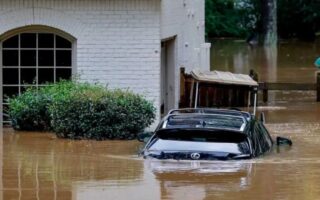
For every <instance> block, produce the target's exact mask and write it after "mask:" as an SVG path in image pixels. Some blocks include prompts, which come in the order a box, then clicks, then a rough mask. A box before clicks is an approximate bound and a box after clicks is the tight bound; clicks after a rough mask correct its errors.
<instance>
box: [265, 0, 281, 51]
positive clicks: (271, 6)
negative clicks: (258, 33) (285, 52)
mask: <svg viewBox="0 0 320 200" xmlns="http://www.w3.org/2000/svg"><path fill="white" fill-rule="evenodd" d="M261 2H262V13H261V14H262V41H261V42H262V44H263V45H264V46H274V45H276V44H277V42H278V34H277V0H261Z"/></svg>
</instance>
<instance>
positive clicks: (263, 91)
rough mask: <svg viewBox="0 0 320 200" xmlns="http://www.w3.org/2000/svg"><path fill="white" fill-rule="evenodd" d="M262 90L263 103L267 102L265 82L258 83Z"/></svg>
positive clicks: (266, 85)
mask: <svg viewBox="0 0 320 200" xmlns="http://www.w3.org/2000/svg"><path fill="white" fill-rule="evenodd" d="M260 88H261V89H262V100H263V102H264V103H266V102H268V84H267V83H266V82H263V83H260Z"/></svg>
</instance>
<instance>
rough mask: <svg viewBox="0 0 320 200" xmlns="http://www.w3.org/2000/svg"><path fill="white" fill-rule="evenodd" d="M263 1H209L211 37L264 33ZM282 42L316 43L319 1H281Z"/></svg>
mask: <svg viewBox="0 0 320 200" xmlns="http://www.w3.org/2000/svg"><path fill="white" fill-rule="evenodd" d="M261 2H263V1H261V0H206V34H207V36H208V37H242V38H245V37H246V36H248V35H250V34H251V33H252V32H255V33H261V31H262V19H261V14H262V12H263V11H262V8H263V6H262V3H261ZM277 8H278V9H277V13H278V14H277V24H278V34H279V36H280V37H281V38H291V37H298V38H301V39H309V40H310V39H314V38H315V34H316V33H317V32H319V31H320V1H318V0H278V1H277Z"/></svg>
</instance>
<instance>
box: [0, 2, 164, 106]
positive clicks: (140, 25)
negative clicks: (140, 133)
mask: <svg viewBox="0 0 320 200" xmlns="http://www.w3.org/2000/svg"><path fill="white" fill-rule="evenodd" d="M160 2H161V1H160V0H103V1H101V0H41V1H32V0H24V1H21V0H2V1H0V35H2V36H5V35H6V33H7V32H8V31H11V30H13V29H16V28H19V27H24V26H28V25H44V26H50V27H54V28H57V29H60V30H62V31H64V32H66V33H68V34H70V35H72V36H73V37H74V38H76V45H75V46H76V49H75V51H76V54H75V55H76V58H75V61H76V62H75V69H76V70H77V73H78V74H79V75H80V79H81V80H84V81H89V82H100V83H103V84H107V85H108V86H109V87H110V88H115V87H117V88H129V89H130V90H133V91H134V92H137V93H141V94H144V95H145V96H146V97H147V98H148V99H149V100H151V101H153V102H154V104H155V105H156V106H157V107H159V98H160V97H159V95H160V84H159V83H160V9H161V5H160ZM2 38H3V37H2ZM0 41H1V36H0Z"/></svg>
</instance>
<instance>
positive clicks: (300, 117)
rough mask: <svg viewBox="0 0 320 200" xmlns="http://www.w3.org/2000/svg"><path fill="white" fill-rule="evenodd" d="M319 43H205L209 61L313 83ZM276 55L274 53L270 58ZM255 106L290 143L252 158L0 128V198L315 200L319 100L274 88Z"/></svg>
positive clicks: (319, 175)
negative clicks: (191, 156) (157, 152)
mask: <svg viewBox="0 0 320 200" xmlns="http://www.w3.org/2000/svg"><path fill="white" fill-rule="evenodd" d="M319 46H320V45H319V42H316V43H312V44H310V43H309V44H307V43H298V42H288V43H283V44H281V46H280V47H279V49H278V50H276V51H275V52H273V51H271V52H270V51H268V50H263V49H259V48H256V49H252V48H250V47H248V46H247V45H246V44H244V43H241V42H237V41H236V42H235V41H223V42H221V41H219V42H216V43H214V45H213V53H212V57H213V61H212V63H213V68H214V69H219V70H230V71H233V72H241V73H247V72H248V71H249V69H250V68H254V69H256V70H257V71H258V72H259V75H260V80H261V79H262V80H268V81H280V82H281V81H283V82H308V83H309V82H314V72H315V69H314V67H313V64H312V63H313V61H314V59H315V57H316V56H317V54H318V55H319V54H320V51H319ZM275 55H276V56H275ZM275 58H276V59H275ZM271 96H272V98H271V99H270V100H271V101H270V102H269V103H268V104H261V107H260V108H259V111H260V112H261V111H263V112H265V113H266V119H267V127H268V129H269V130H270V132H271V133H272V136H273V137H276V136H278V135H282V136H285V137H289V138H291V139H292V140H293V142H294V145H293V146H292V147H291V148H289V147H282V148H274V150H273V152H271V153H270V154H268V155H266V156H263V157H260V158H258V159H253V160H245V161H227V162H197V161H192V162H191V161H179V162H173V161H171V162H170V161H163V162H160V161H158V162H157V161H149V160H143V159H141V158H139V157H138V156H137V152H138V151H139V148H140V147H141V143H139V142H137V141H103V142H98V141H71V140H64V139H58V138H56V137H55V136H54V135H53V134H50V133H47V134H44V133H26V132H14V131H13V130H12V129H7V128H6V129H3V141H2V140H0V144H1V147H2V149H0V200H11V199H18V200H20V199H35V200H40V199H41V200H50V199H52V200H56V199H58V200H60V199H68V200H69V199H72V200H93V199H112V200H114V199H120V200H122V199H130V200H135V199H139V200H144V199H146V200H149V199H150V200H153V199H155V200H157V199H178V200H180V199H181V200H189V199H190V200H198V199H207V200H209V199H222V200H227V199H239V200H251V199H254V200H255V199H262V200H264V199H265V200H270V199H278V200H288V199H290V200H301V199H304V200H314V199H320V104H319V103H316V102H315V93H314V92H301V91H300V92H299V91H297V92H274V93H272V94H271Z"/></svg>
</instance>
